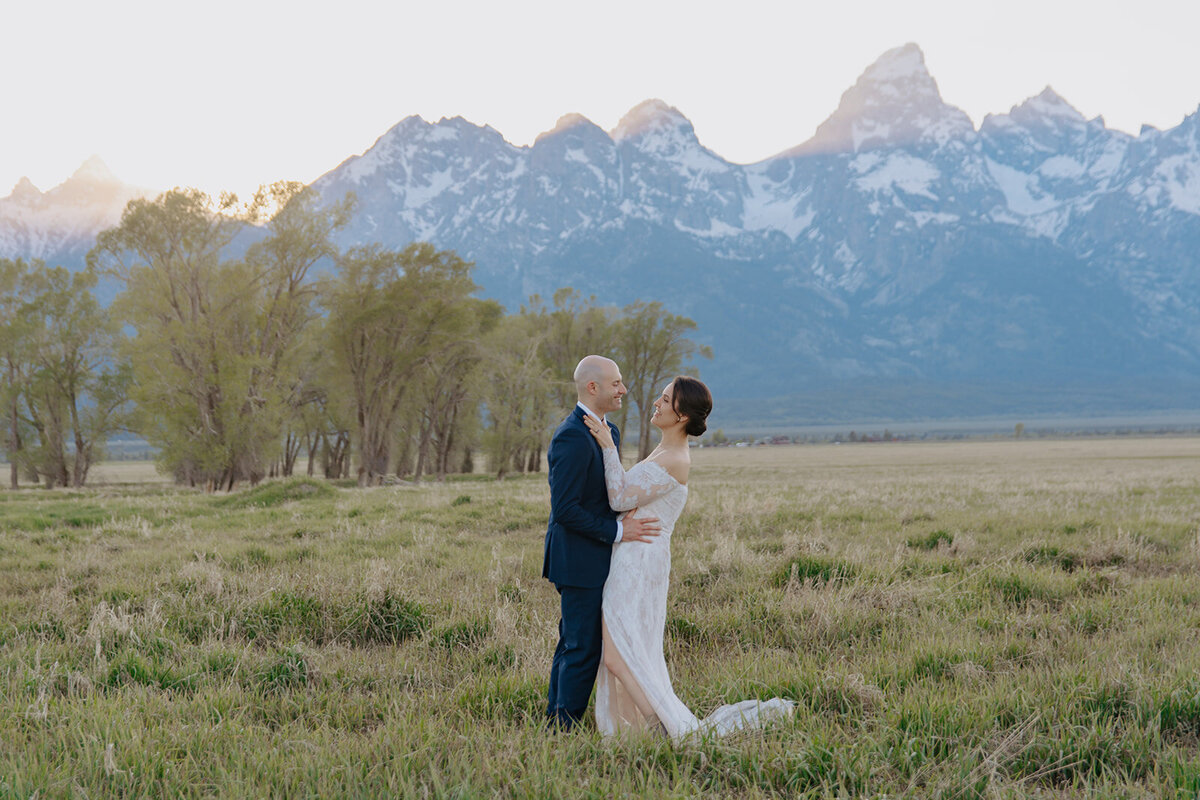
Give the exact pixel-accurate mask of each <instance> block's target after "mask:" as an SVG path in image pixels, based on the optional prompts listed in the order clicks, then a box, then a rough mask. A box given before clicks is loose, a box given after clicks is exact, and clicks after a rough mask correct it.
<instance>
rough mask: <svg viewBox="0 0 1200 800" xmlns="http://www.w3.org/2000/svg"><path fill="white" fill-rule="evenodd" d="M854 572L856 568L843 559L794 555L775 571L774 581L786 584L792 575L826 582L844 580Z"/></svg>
mask: <svg viewBox="0 0 1200 800" xmlns="http://www.w3.org/2000/svg"><path fill="white" fill-rule="evenodd" d="M856 573H857V570H855V568H854V567H853V566H852V565H850V564H847V563H846V562H844V561H836V560H834V559H826V558H817V557H815V556H796V557H795V558H793V559H792V560H791V561H789V562H788V563H786V564H784V565H783V567H781V568H780V569H779V570H777V571H776V573H775V578H774V583H775V585H776V586H786V585H787V584H788V581H790V580H791V579H792V578H793V576H794V577H795V578H796V580H799V581H815V582H816V583H828V582H829V581H840V580H846V579H847V578H851V577H853V576H854V575H855V574H856Z"/></svg>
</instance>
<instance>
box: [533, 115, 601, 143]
mask: <svg viewBox="0 0 1200 800" xmlns="http://www.w3.org/2000/svg"><path fill="white" fill-rule="evenodd" d="M570 131H574V132H576V133H580V132H583V131H595V132H598V133H599V134H600V135H601V136H604V137H607V136H608V134H607V133H605V132H604V130H603V129H602V128H601V127H600V126H599V125H597V124H596V123H594V122H592V121H591V120H590V119H588V118H587V117H585V116H583V115H582V114H564V115H562V116H561V117H559V118H558V122H556V123H554V127H553V128H551V129H550V130H548V131H544V132H542V133H539V134H538V137H537V139H536V140H535V141H534V144H537V143H538V142H540V141H542V140H543V139H548V138H551V137H554V136H558V135H559V134H563V133H568V132H570Z"/></svg>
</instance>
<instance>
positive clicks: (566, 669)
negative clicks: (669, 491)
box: [542, 356, 659, 730]
mask: <svg viewBox="0 0 1200 800" xmlns="http://www.w3.org/2000/svg"><path fill="white" fill-rule="evenodd" d="M575 390H576V394H577V395H578V398H579V402H578V403H577V404H576V406H575V410H574V411H573V412H572V413H571V415H570V416H568V417H567V418H566V419H565V420H563V423H562V424H561V425H559V426H558V430H556V431H555V432H554V438H553V439H551V440H550V449H549V450H548V451H547V460H548V461H549V464H550V525H549V527H548V528H547V530H546V555H545V561H544V562H543V565H542V577H543V578H549V579H550V581H551V582H553V583H554V588H556V589H557V590H558V594H559V596H560V599H561V604H562V618H561V619H560V620H559V623H558V646H557V647H556V648H555V649H554V662H553V664H552V665H551V667H550V696H549V702H548V704H547V706H546V716H547V718H548V720H549V722H550V724H551V725H552V726H554V725H558V726H561V728H562V729H563V730H570V729H571V728H572V727H573V726H574V725H575V724H576V723H577V722H579V721H580V720H581V719H582V718H583V715H584V713H585V712H586V711H587V706H588V699H589V698H590V697H591V694H592V685H593V684H594V683H595V682H596V671H597V669H598V668H599V666H600V649H601V643H602V637H601V628H600V605H601V600H602V599H603V596H604V594H603V593H604V581H605V579H606V578H607V577H608V564H609V559H610V558H611V556H612V545H613V544H614V543H615V542H648V541H650V540H651V539H653V538H654V537H655V536H658V534H659V525H658V520H657V519H656V518H653V517H647V518H642V519H634V518H633V512H630V513H629V514H628V515H627V516H626V517H625V519H624V520H622V521H618V520H617V514H616V512H615V511H613V510H612V509H611V508H609V506H608V490H607V488H606V487H605V484H604V459H603V456H602V455H601V452H600V445H598V444H597V443H596V440H595V439H594V438H593V437H592V434H591V431H589V430H588V429H587V426H586V425H585V424H584V422H583V419H584V415H585V414H590V415H591V416H593V417H595V418H596V419H599V420H602V421H604V422H607V424H608V427H609V428H611V429H612V434H613V441H614V442H616V444H617V446H618V447H620V445H621V440H620V435H619V433H618V432H617V427H616V426H615V425H613V424H612V423H611V422H608V420H607V419H606V418H605V415H606V414H607V413H608V412H610V411H616V410H617V409H619V408H620V407H621V398H622V397H624V395H625V384H624V383H622V382H621V371H620V370H619V369H618V368H617V363H616V362H615V361H613V360H612V359H609V358H604V357H603V356H586V357H584V359H583V360H582V361H580V362H579V366H577V367H576V368H575ZM634 510H635V511H636V509H634Z"/></svg>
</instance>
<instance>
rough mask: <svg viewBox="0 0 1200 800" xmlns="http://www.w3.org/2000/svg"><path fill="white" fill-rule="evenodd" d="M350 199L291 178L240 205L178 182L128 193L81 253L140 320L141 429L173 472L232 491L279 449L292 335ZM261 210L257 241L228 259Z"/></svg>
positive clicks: (307, 313) (133, 352) (293, 357)
mask: <svg viewBox="0 0 1200 800" xmlns="http://www.w3.org/2000/svg"><path fill="white" fill-rule="evenodd" d="M350 202H351V201H350V200H349V199H347V201H345V202H344V203H342V204H338V205H335V206H333V207H331V208H321V207H319V205H318V203H317V198H316V195H315V194H314V193H313V192H312V190H310V189H306V188H304V187H302V186H301V185H300V184H295V183H281V184H275V185H273V186H271V187H266V188H263V189H260V190H259V192H258V193H257V194H256V195H255V197H254V199H253V200H252V201H251V202H250V203H249V204H248V205H246V206H238V205H237V199H236V197H234V196H232V195H224V196H222V197H221V199H220V200H219V201H217V202H214V201H213V200H212V199H211V198H210V197H209V196H208V195H206V194H204V193H203V192H200V191H198V190H195V189H184V190H179V189H177V190H174V191H171V192H167V193H165V194H163V195H161V196H159V197H158V198H157V199H155V200H152V201H151V200H135V201H133V202H131V203H130V204H129V206H128V207H127V208H126V210H125V213H124V214H123V215H122V218H121V222H120V224H119V225H117V226H116V227H115V228H113V229H111V230H108V231H105V232H104V233H102V234H101V235H100V236H99V237H98V239H97V243H96V246H95V247H94V248H93V250H92V251H91V253H89V255H88V259H89V263H90V264H94V265H97V266H98V267H99V268H100V269H103V270H104V271H106V272H107V273H109V274H113V275H115V276H117V277H118V278H120V279H122V280H123V281H124V282H125V291H124V292H123V293H122V294H121V295H120V296H119V297H118V298H117V300H116V302H115V304H114V307H115V308H116V309H117V311H118V313H119V314H120V315H121V318H122V320H123V321H124V322H126V323H127V324H129V325H130V326H131V327H133V329H134V330H135V335H134V337H133V338H132V340H131V342H130V345H129V348H128V353H129V358H130V362H131V365H132V369H133V373H134V376H135V383H134V386H135V388H134V396H135V399H136V401H137V406H138V410H139V414H138V420H139V430H140V431H141V433H142V434H143V435H144V436H145V437H146V438H147V440H148V441H150V442H151V444H153V445H155V446H156V447H157V448H158V450H159V452H160V455H161V459H162V461H163V464H164V466H165V467H166V468H167V469H168V470H169V471H171V472H173V473H174V474H175V475H176V477H177V479H179V480H182V481H186V482H188V483H191V484H193V485H194V484H202V485H204V486H205V487H206V488H207V489H209V490H212V489H216V488H225V489H230V488H232V487H233V486H234V484H235V483H236V482H237V481H238V480H241V479H248V480H250V482H251V483H256V482H257V481H258V480H259V479H260V478H261V477H262V476H263V475H264V474H265V473H266V471H267V469H268V468H269V465H270V464H271V463H273V462H274V461H275V460H276V459H277V457H278V455H279V451H280V445H281V442H282V438H283V435H284V434H283V427H284V420H285V419H286V417H287V415H288V414H289V412H290V411H291V409H292V408H293V406H294V405H295V403H296V402H298V401H297V396H296V391H297V389H298V387H299V381H298V380H297V378H296V375H295V372H296V370H297V368H298V366H297V365H298V358H297V351H298V348H299V341H300V332H301V331H302V329H303V327H304V326H305V325H306V324H308V323H309V322H310V321H311V319H312V317H313V315H314V307H313V306H314V300H315V292H314V289H313V287H312V286H311V284H310V282H309V280H308V273H309V271H310V270H311V269H312V267H313V266H314V265H315V264H316V263H317V262H318V261H320V260H321V259H323V258H331V257H332V256H333V255H334V253H335V251H334V249H333V246H332V244H331V236H332V233H333V232H334V231H336V230H337V228H338V227H340V226H341V225H343V224H345V220H346V218H347V216H348V212H349V207H350ZM264 218H265V219H267V222H266V228H265V230H266V237H265V239H263V240H262V241H260V242H258V243H256V244H254V245H253V246H251V247H250V248H249V250H248V251H247V253H246V256H245V257H244V258H242V259H227V258H225V257H224V252H225V251H226V249H227V248H228V247H229V245H230V244H231V243H232V242H233V240H234V238H235V237H236V236H237V235H238V234H239V233H241V232H242V231H243V230H245V229H246V227H247V226H248V225H249V224H251V223H258V222H261V221H263V220H264Z"/></svg>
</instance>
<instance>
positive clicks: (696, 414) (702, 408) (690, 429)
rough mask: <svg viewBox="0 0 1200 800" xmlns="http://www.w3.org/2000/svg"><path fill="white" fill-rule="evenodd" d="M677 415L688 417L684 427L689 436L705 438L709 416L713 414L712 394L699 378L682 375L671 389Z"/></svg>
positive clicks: (676, 379)
mask: <svg viewBox="0 0 1200 800" xmlns="http://www.w3.org/2000/svg"><path fill="white" fill-rule="evenodd" d="M671 400H672V405H674V406H675V413H676V414H678V415H679V416H681V417H687V425H685V426H684V427H683V430H684V432H685V433H687V435H688V436H703V435H704V432H705V431H706V430H708V415H709V414H710V413H711V412H712V393H711V392H709V391H708V387H707V386H705V385H704V384H703V383H701V382H700V380H699V379H698V378H692V377H690V376H688V375H680V376H678V377H677V378H675V383H674V384H673V385H672V387H671Z"/></svg>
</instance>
